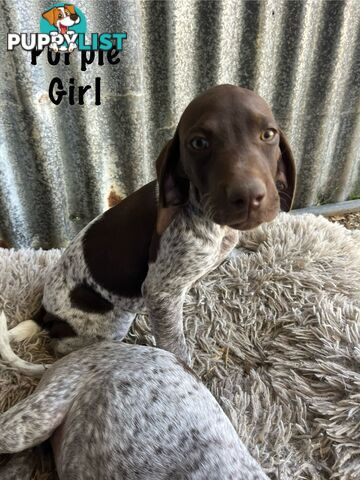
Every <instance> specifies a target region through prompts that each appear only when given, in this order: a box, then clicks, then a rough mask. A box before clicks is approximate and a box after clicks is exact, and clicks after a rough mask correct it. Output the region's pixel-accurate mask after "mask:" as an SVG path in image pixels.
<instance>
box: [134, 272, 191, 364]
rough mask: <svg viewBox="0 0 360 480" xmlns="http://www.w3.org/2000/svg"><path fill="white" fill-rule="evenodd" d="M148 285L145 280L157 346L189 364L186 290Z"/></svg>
mask: <svg viewBox="0 0 360 480" xmlns="http://www.w3.org/2000/svg"><path fill="white" fill-rule="evenodd" d="M150 275H151V274H150ZM146 285H148V283H146V281H145V288H144V290H143V291H144V295H145V303H146V306H147V310H148V315H149V319H150V324H151V326H152V330H153V334H154V336H155V340H156V346H157V347H159V348H163V349H164V350H168V351H169V352H172V353H174V354H175V355H176V356H177V357H178V358H179V359H181V360H183V361H184V362H186V363H188V364H189V363H190V360H191V359H190V357H189V355H188V352H187V348H186V342H185V336H184V327H183V313H182V311H183V303H184V297H185V293H186V290H183V291H182V292H180V294H178V293H175V292H171V291H170V292H169V291H165V290H164V289H163V288H162V287H161V286H160V285H158V287H157V288H156V289H153V288H152V287H155V285H154V284H153V285H152V287H151V288H150V289H148V288H146Z"/></svg>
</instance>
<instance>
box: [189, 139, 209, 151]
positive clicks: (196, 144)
mask: <svg viewBox="0 0 360 480" xmlns="http://www.w3.org/2000/svg"><path fill="white" fill-rule="evenodd" d="M190 145H191V147H192V148H193V149H194V150H206V149H207V148H209V142H208V141H207V140H206V138H204V137H195V138H193V139H192V140H191V142H190Z"/></svg>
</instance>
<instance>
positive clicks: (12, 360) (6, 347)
mask: <svg viewBox="0 0 360 480" xmlns="http://www.w3.org/2000/svg"><path fill="white" fill-rule="evenodd" d="M22 323H25V324H26V325H25V326H24V327H20V325H21V324H19V328H18V329H17V327H15V329H12V330H11V332H12V335H9V333H10V332H9V331H8V329H7V322H6V317H5V313H4V312H1V314H0V357H1V358H2V359H3V360H5V361H6V362H8V363H9V364H10V366H11V367H14V368H16V369H17V370H19V372H21V373H24V374H25V375H29V376H33V377H41V375H42V374H43V373H44V372H45V370H46V369H47V368H48V367H49V366H50V365H44V364H43V365H40V364H34V363H30V362H26V361H25V360H22V359H21V358H20V357H18V356H17V355H16V354H15V353H14V352H13V351H12V349H11V346H10V336H12V338H16V339H19V337H22V338H28V337H29V332H30V330H31V331H32V334H33V333H35V328H34V325H33V323H35V322H33V321H32V320H28V321H26V322H22ZM36 327H37V325H36ZM16 329H17V330H16ZM14 330H15V334H14Z"/></svg>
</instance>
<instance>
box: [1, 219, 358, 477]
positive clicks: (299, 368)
mask: <svg viewBox="0 0 360 480" xmlns="http://www.w3.org/2000/svg"><path fill="white" fill-rule="evenodd" d="M59 255H60V251H55V250H53V251H34V250H20V251H14V250H1V249H0V308H3V309H4V311H5V313H6V315H7V317H8V320H9V324H10V326H15V325H16V324H17V323H18V322H20V321H22V320H25V319H27V318H29V317H30V318H31V314H32V313H33V312H34V311H35V310H36V309H37V307H38V306H39V303H40V298H41V291H42V285H43V281H44V276H45V275H46V270H47V268H48V267H50V266H51V265H53V263H54V262H55V261H56V260H57V259H58V258H59ZM359 293H360V231H349V230H346V229H345V228H344V227H342V226H341V225H338V224H332V223H330V222H328V221H327V220H326V219H324V218H322V217H314V216H312V215H303V216H299V217H297V216H291V215H287V214H281V215H280V216H279V217H278V219H277V220H276V221H274V222H273V223H271V224H267V225H264V226H261V227H259V228H257V229H255V230H252V231H249V232H244V233H242V234H241V239H240V243H239V246H238V248H237V249H236V250H235V251H234V252H233V254H232V255H231V256H230V257H229V258H228V259H227V260H226V261H225V262H224V263H223V264H222V265H221V266H220V267H219V268H217V270H215V271H213V272H212V273H210V274H209V275H207V276H206V277H205V278H203V279H202V280H201V281H199V282H198V283H197V284H196V285H195V286H194V287H193V288H192V289H191V291H190V292H189V293H188V295H187V298H186V304H185V310H184V317H185V326H186V336H187V341H188V345H189V348H190V350H191V352H192V358H193V361H194V369H195V371H196V372H197V373H198V374H199V375H200V376H201V378H202V379H203V381H204V382H205V384H206V385H207V386H208V387H209V388H210V390H211V391H212V393H213V394H214V395H215V397H216V398H217V399H218V401H219V402H220V404H221V406H222V407H223V409H224V410H225V412H226V413H227V415H228V416H229V417H230V419H231V421H232V422H233V424H234V426H235V428H236V429H237V431H238V432H239V435H240V437H241V438H242V440H243V441H244V443H245V444H246V445H247V446H248V448H249V450H250V451H251V453H252V454H253V455H254V456H255V457H256V458H257V459H258V460H259V462H260V463H261V465H262V466H263V468H264V469H265V471H266V472H267V473H268V475H269V476H270V478H273V479H275V478H276V479H282V480H286V479H359V478H360V371H359V370H360V369H359V363H360V347H359V346H360V300H359ZM127 341H130V342H138V343H148V344H151V343H152V342H153V338H152V336H151V335H150V333H149V329H148V326H147V323H146V318H145V317H144V316H139V317H138V318H137V320H136V324H135V325H134V327H133V328H132V330H131V332H130V333H129V335H128V338H127ZM14 350H15V351H16V352H17V353H18V354H20V355H21V356H22V357H23V358H25V359H26V360H29V361H34V362H40V361H41V362H49V361H51V355H50V353H49V352H48V350H47V339H46V336H45V335H44V334H41V335H39V336H37V337H36V338H33V339H31V340H30V341H27V342H23V343H21V344H18V345H14ZM35 384H36V380H34V379H29V378H27V377H25V376H21V375H19V374H17V373H16V372H14V371H12V370H11V369H9V368H8V367H6V365H4V364H1V370H0V387H1V391H0V408H1V410H2V411H4V410H6V409H7V408H9V407H10V406H11V405H12V404H14V403H16V402H17V401H19V400H20V399H21V398H23V397H25V396H26V395H28V394H29V393H30V392H31V391H32V389H33V388H34V387H35ZM38 454H39V451H36V452H35V453H34V455H38ZM39 458H41V459H42V460H41V461H40V460H38V461H37V463H36V468H35V473H34V476H33V478H34V479H42V480H45V479H54V478H56V476H55V474H54V473H53V471H52V470H53V467H52V464H51V461H50V460H49V458H50V454H49V453H48V452H45V454H44V452H43V451H42V453H41V455H40V454H39ZM6 460H7V459H4V458H3V459H2V461H3V462H5V461H6ZM219 480H220V479H219Z"/></svg>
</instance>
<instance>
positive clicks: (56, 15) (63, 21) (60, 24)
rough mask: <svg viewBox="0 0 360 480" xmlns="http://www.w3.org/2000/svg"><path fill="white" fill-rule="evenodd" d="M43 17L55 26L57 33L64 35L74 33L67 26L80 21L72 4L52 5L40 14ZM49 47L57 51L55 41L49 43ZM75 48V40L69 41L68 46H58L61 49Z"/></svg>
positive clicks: (71, 49) (70, 49) (69, 49)
mask: <svg viewBox="0 0 360 480" xmlns="http://www.w3.org/2000/svg"><path fill="white" fill-rule="evenodd" d="M42 16H43V18H45V20H47V21H48V22H49V23H50V25H54V27H56V28H57V30H58V33H61V35H65V34H68V33H74V32H72V31H70V30H69V27H72V26H73V25H76V24H78V23H79V22H80V17H79V15H78V14H77V13H76V11H75V6H74V5H70V4H67V5H64V6H63V7H54V8H51V9H50V10H48V11H46V12H44V13H43V14H42ZM50 48H51V49H52V50H54V51H55V52H57V51H58V50H59V47H58V45H57V43H55V42H53V43H51V44H50ZM75 48H76V43H75V42H70V43H69V46H68V48H65V47H64V48H63V47H60V50H62V51H69V52H72V51H73V50H74V49H75Z"/></svg>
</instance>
